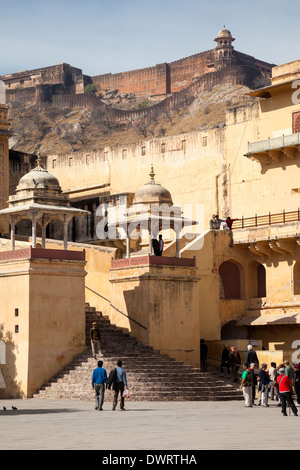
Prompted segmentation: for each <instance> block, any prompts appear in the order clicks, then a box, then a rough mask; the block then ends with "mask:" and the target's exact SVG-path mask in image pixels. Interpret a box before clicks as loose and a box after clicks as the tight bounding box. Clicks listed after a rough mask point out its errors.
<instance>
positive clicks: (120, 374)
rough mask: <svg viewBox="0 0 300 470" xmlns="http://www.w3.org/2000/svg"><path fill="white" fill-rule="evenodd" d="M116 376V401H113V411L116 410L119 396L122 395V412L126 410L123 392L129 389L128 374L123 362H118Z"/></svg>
mask: <svg viewBox="0 0 300 470" xmlns="http://www.w3.org/2000/svg"><path fill="white" fill-rule="evenodd" d="M117 366H118V367H117V368H116V369H115V371H116V376H115V387H114V391H115V394H114V401H113V408H112V409H113V410H115V409H116V406H117V402H118V395H119V393H120V408H121V410H125V408H124V397H123V392H124V389H125V388H127V379H126V372H125V370H124V369H123V367H122V361H118V362H117Z"/></svg>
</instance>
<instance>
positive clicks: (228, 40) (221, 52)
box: [214, 26, 235, 71]
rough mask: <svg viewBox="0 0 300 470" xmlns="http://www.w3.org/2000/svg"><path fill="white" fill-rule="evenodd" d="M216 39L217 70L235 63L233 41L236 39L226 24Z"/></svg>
mask: <svg viewBox="0 0 300 470" xmlns="http://www.w3.org/2000/svg"><path fill="white" fill-rule="evenodd" d="M214 41H216V43H217V46H216V48H215V71H218V70H221V69H223V68H224V67H227V66H228V65H233V64H234V62H235V60H234V55H233V49H234V47H233V45H232V43H233V41H235V38H233V37H232V35H231V32H230V31H229V30H228V29H226V28H225V26H224V28H223V29H221V31H219V33H218V36H217V37H216V38H215V39H214Z"/></svg>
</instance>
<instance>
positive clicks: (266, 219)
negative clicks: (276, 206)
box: [232, 208, 300, 230]
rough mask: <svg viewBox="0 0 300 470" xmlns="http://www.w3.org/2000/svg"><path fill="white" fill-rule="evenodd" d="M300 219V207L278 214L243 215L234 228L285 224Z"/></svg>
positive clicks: (234, 224) (233, 225)
mask: <svg viewBox="0 0 300 470" xmlns="http://www.w3.org/2000/svg"><path fill="white" fill-rule="evenodd" d="M299 221H300V209H299V208H298V210H297V211H292V212H285V211H284V210H283V211H282V212H279V213H278V214H271V213H270V212H269V214H267V215H259V216H258V215H255V216H254V217H247V218H244V217H242V218H241V219H240V220H235V221H234V222H233V224H232V229H233V230H236V229H243V228H250V227H261V226H263V225H277V224H285V223H288V222H299Z"/></svg>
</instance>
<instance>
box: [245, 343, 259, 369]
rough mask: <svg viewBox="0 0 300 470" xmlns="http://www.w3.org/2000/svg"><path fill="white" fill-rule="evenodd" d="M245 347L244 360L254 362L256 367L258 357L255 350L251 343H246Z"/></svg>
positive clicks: (249, 362)
mask: <svg viewBox="0 0 300 470" xmlns="http://www.w3.org/2000/svg"><path fill="white" fill-rule="evenodd" d="M247 349H248V351H247V354H246V362H248V364H252V363H254V364H255V365H256V367H258V365H259V361H258V357H257V354H256V352H255V351H254V349H253V348H252V344H248V346H247Z"/></svg>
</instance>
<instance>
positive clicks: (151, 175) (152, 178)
mask: <svg viewBox="0 0 300 470" xmlns="http://www.w3.org/2000/svg"><path fill="white" fill-rule="evenodd" d="M149 176H150V178H151V181H154V176H155V173H154V168H153V164H151V170H150V173H149Z"/></svg>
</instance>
